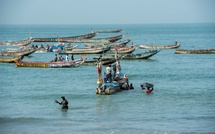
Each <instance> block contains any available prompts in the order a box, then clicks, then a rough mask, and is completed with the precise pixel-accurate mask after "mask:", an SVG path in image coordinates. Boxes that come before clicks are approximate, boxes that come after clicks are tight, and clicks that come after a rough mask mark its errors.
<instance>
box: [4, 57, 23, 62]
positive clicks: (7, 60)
mask: <svg viewBox="0 0 215 134" xmlns="http://www.w3.org/2000/svg"><path fill="white" fill-rule="evenodd" d="M22 58H23V56H17V57H14V56H0V62H3V63H15V61H16V60H22Z"/></svg>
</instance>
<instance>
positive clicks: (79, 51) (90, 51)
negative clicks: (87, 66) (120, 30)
mask: <svg viewBox="0 0 215 134" xmlns="http://www.w3.org/2000/svg"><path fill="white" fill-rule="evenodd" d="M109 49H110V46H106V47H100V48H73V49H69V50H68V49H67V50H65V51H62V52H60V53H59V54H101V53H104V52H106V51H107V50H109Z"/></svg>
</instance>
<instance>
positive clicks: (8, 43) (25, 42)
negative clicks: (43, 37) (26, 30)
mask: <svg viewBox="0 0 215 134" xmlns="http://www.w3.org/2000/svg"><path fill="white" fill-rule="evenodd" d="M33 41H34V40H33V39H32V38H31V37H30V38H28V39H26V40H18V41H4V42H0V46H1V45H6V46H27V45H29V44H31V42H33Z"/></svg>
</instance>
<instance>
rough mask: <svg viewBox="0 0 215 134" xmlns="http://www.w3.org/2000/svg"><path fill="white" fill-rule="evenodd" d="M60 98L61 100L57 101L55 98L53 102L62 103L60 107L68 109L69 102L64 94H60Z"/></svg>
mask: <svg viewBox="0 0 215 134" xmlns="http://www.w3.org/2000/svg"><path fill="white" fill-rule="evenodd" d="M61 98H62V101H61V102H59V101H57V100H55V102H56V103H58V104H60V105H62V109H68V104H69V102H68V101H67V100H66V99H65V97H64V96H62V97H61Z"/></svg>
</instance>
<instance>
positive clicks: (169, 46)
mask: <svg viewBox="0 0 215 134" xmlns="http://www.w3.org/2000/svg"><path fill="white" fill-rule="evenodd" d="M179 47H180V44H179V43H178V42H177V41H176V42H175V44H174V45H168V46H149V45H140V48H141V49H175V48H179Z"/></svg>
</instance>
